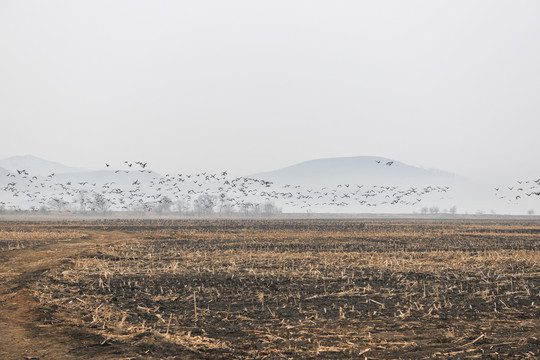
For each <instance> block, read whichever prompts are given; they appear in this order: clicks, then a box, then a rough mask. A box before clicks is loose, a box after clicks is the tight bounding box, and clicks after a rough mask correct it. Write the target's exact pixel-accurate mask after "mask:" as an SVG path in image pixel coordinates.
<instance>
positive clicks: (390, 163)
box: [386, 161, 394, 166]
mask: <svg viewBox="0 0 540 360" xmlns="http://www.w3.org/2000/svg"><path fill="white" fill-rule="evenodd" d="M393 163H394V162H393V161H389V162H387V163H386V165H388V166H392V164H393Z"/></svg>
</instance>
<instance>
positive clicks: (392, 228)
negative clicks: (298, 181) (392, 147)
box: [0, 220, 540, 359]
mask: <svg viewBox="0 0 540 360" xmlns="http://www.w3.org/2000/svg"><path fill="white" fill-rule="evenodd" d="M0 273H1V274H2V277H1V278H0V358H6V359H24V358H34V359H41V358H43V359H48V358H56V359H72V358H73V359H76V358H98V359H99V358H102V359H124V358H132V359H136V358H155V359H162V358H168V359H175V358H177V359H185V358H188V359H189V358H191V359H205V358H226V359H253V358H258V359H262V358H271V359H275V358H279V359H285V358H331V359H338V358H367V359H454V358H471V359H474V358H500V359H509V358H516V359H524V358H530V359H536V358H538V357H539V356H540V350H539V349H540V306H539V305H540V222H538V221H469V220H460V221H442V220H441V221H435V220H433V221H427V220H426V221H421V220H407V221H400V220H385V221H378V220H294V221H293V220H290V221H287V220H199V221H195V220H192V221H173V220H171V221H159V220H152V221H150V220H149V221H126V220H122V221H114V220H111V221H95V222H90V221H89V222H76V221H69V222H1V223H0Z"/></svg>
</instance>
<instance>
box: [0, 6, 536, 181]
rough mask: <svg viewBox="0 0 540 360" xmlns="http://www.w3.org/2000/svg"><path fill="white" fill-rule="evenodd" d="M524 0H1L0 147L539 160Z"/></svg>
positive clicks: (453, 166) (160, 166) (67, 152)
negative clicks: (224, 0)
mask: <svg viewBox="0 0 540 360" xmlns="http://www.w3.org/2000/svg"><path fill="white" fill-rule="evenodd" d="M539 14H540V3H539V2H537V1H492V0H490V1H474V2H470V1H452V2H449V1H407V2H403V1H381V2H380V1H377V2H368V1H363V2H359V1H332V2H329V1H292V2H291V1H255V2H254V1H227V2H223V1H204V2H199V1H197V2H193V1H191V2H187V1H184V2H179V1H159V2H154V1H146V2H143V1H138V2H136V1H113V2H111V1H76V2H74V1H47V2H43V1H20V0H17V1H5V0H3V1H1V2H0V49H1V50H0V52H1V56H0V119H1V130H2V131H1V134H2V141H1V143H0V158H6V157H9V156H12V155H23V154H33V155H36V156H40V157H43V158H46V159H50V160H54V161H59V162H62V163H64V164H68V165H73V166H82V167H86V168H94V169H100V168H103V167H104V163H105V162H109V163H119V164H120V163H123V161H124V160H126V159H129V160H141V161H145V162H148V163H150V164H151V166H152V168H153V169H155V170H157V171H163V172H166V171H196V170H200V169H208V170H220V169H229V171H231V172H233V173H237V174H248V173H255V172H259V171H267V170H271V169H275V168H279V167H283V166H287V165H290V164H294V163H297V162H301V161H305V160H310V159H315V158H324V157H336V156H359V155H377V156H384V157H388V158H392V159H397V160H399V161H403V162H406V163H409V164H412V165H417V166H423V167H433V168H438V169H443V170H446V171H450V172H454V173H457V174H460V175H464V176H470V177H480V178H484V179H485V178H492V177H497V178H505V179H512V180H513V179H519V178H520V177H530V176H537V175H538V174H539V173H540V168H539V163H538V161H537V158H538V154H539V153H540V149H539V146H538V134H539V133H540V121H539V119H540V102H538V94H540V67H539V66H538V64H540V22H539V21H538V15H539Z"/></svg>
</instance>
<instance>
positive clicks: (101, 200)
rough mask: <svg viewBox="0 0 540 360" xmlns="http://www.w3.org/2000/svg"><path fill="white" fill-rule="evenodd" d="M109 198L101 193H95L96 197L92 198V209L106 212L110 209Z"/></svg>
mask: <svg viewBox="0 0 540 360" xmlns="http://www.w3.org/2000/svg"><path fill="white" fill-rule="evenodd" d="M109 206H110V204H109V200H108V199H107V198H106V197H105V196H103V194H100V193H94V198H93V200H92V210H94V211H100V212H103V213H104V212H106V211H107V210H109Z"/></svg>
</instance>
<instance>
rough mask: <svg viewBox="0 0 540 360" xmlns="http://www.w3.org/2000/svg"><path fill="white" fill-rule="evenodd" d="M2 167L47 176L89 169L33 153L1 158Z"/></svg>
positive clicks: (12, 170) (0, 164)
mask: <svg viewBox="0 0 540 360" xmlns="http://www.w3.org/2000/svg"><path fill="white" fill-rule="evenodd" d="M0 167H2V168H4V169H6V170H9V171H11V172H14V173H16V172H17V170H26V172H27V173H28V174H30V175H38V176H46V175H48V174H52V173H71V172H83V171H88V170H86V169H84V168H79V167H72V166H66V165H62V164H60V163H57V162H54V161H49V160H44V159H41V158H38V157H36V156H32V155H24V156H12V157H9V158H7V159H4V160H0Z"/></svg>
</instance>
